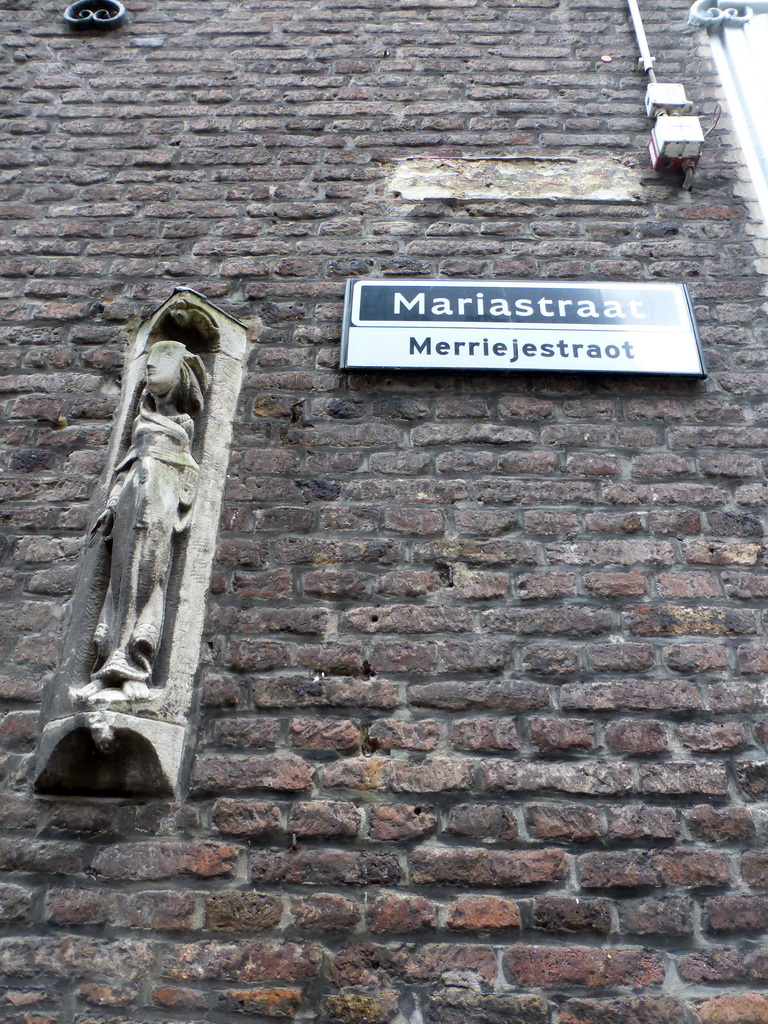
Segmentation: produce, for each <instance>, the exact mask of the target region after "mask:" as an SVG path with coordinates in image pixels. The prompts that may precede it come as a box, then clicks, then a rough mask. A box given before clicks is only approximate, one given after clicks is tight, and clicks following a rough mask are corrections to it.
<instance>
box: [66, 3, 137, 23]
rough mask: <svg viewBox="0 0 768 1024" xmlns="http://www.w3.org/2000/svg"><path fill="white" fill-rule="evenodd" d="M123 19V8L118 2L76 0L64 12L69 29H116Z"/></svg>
mask: <svg viewBox="0 0 768 1024" xmlns="http://www.w3.org/2000/svg"><path fill="white" fill-rule="evenodd" d="M124 18H125V7H124V6H123V5H122V4H121V3H120V2H119V0H78V2H77V3H74V4H70V5H69V7H68V8H67V9H66V11H64V19H65V21H66V22H67V24H68V25H69V27H70V28H77V29H83V28H98V29H105V28H117V26H118V25H120V24H121V23H122V21H123V19H124Z"/></svg>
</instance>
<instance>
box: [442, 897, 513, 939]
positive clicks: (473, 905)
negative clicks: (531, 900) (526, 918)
mask: <svg viewBox="0 0 768 1024" xmlns="http://www.w3.org/2000/svg"><path fill="white" fill-rule="evenodd" d="M446 923H447V925H448V927H449V928H453V929H455V930H457V931H506V930H508V929H510V928H513V929H516V928H520V911H519V909H518V907H517V904H516V903H514V902H513V901H512V900H508V899H505V898H504V897H501V896H463V897H461V898H459V899H457V900H454V902H453V903H452V904H451V905H450V907H449V908H448V917H447V920H446Z"/></svg>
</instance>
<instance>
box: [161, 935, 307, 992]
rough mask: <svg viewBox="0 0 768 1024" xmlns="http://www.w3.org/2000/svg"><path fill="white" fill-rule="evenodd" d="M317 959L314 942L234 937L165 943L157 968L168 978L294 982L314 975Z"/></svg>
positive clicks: (240, 981)
mask: <svg viewBox="0 0 768 1024" xmlns="http://www.w3.org/2000/svg"><path fill="white" fill-rule="evenodd" d="M321 963H322V952H321V947H319V946H318V945H316V944H315V943H304V944H303V945H301V946H299V945H298V944H297V943H293V942H275V941H269V940H265V941H259V940H256V941H254V940H248V939H238V940H235V941H232V942H219V941H207V942H189V943H172V944H169V945H167V946H165V947H164V949H163V951H162V954H161V961H160V970H161V974H162V977H164V978H168V979H170V980H171V981H182V982H184V981H186V982H205V981H217V982H219V983H220V982H222V981H223V982H227V981H229V982H237V983H238V984H240V985H251V984H254V983H256V984H258V983H260V982H269V983H275V982H287V983H294V984H295V983H296V982H298V981H301V980H303V979H304V978H313V977H315V976H316V975H317V973H318V971H319V970H320V965H321Z"/></svg>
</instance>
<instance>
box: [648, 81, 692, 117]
mask: <svg viewBox="0 0 768 1024" xmlns="http://www.w3.org/2000/svg"><path fill="white" fill-rule="evenodd" d="M645 112H646V114H647V115H648V117H658V116H659V114H691V113H693V104H692V103H691V101H690V100H689V99H688V97H687V96H686V95H685V87H684V86H682V85H680V84H679V83H677V82H669V83H667V82H650V83H649V85H648V88H647V89H646V90H645Z"/></svg>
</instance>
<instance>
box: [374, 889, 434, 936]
mask: <svg viewBox="0 0 768 1024" xmlns="http://www.w3.org/2000/svg"><path fill="white" fill-rule="evenodd" d="M366 916H367V920H368V927H369V928H370V930H371V932H372V933H373V934H374V935H377V934H382V933H385V932H391V933H394V934H398V935H403V934H408V933H410V932H420V931H424V930H425V929H428V928H431V927H432V926H433V925H434V923H435V917H436V913H435V907H434V905H433V904H432V903H431V902H430V900H428V899H425V898H424V897H423V896H396V895H388V896H382V897H380V898H379V899H377V900H376V901H375V902H374V903H373V904H372V905H371V906H370V907H369V908H368V912H367V915H366Z"/></svg>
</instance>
